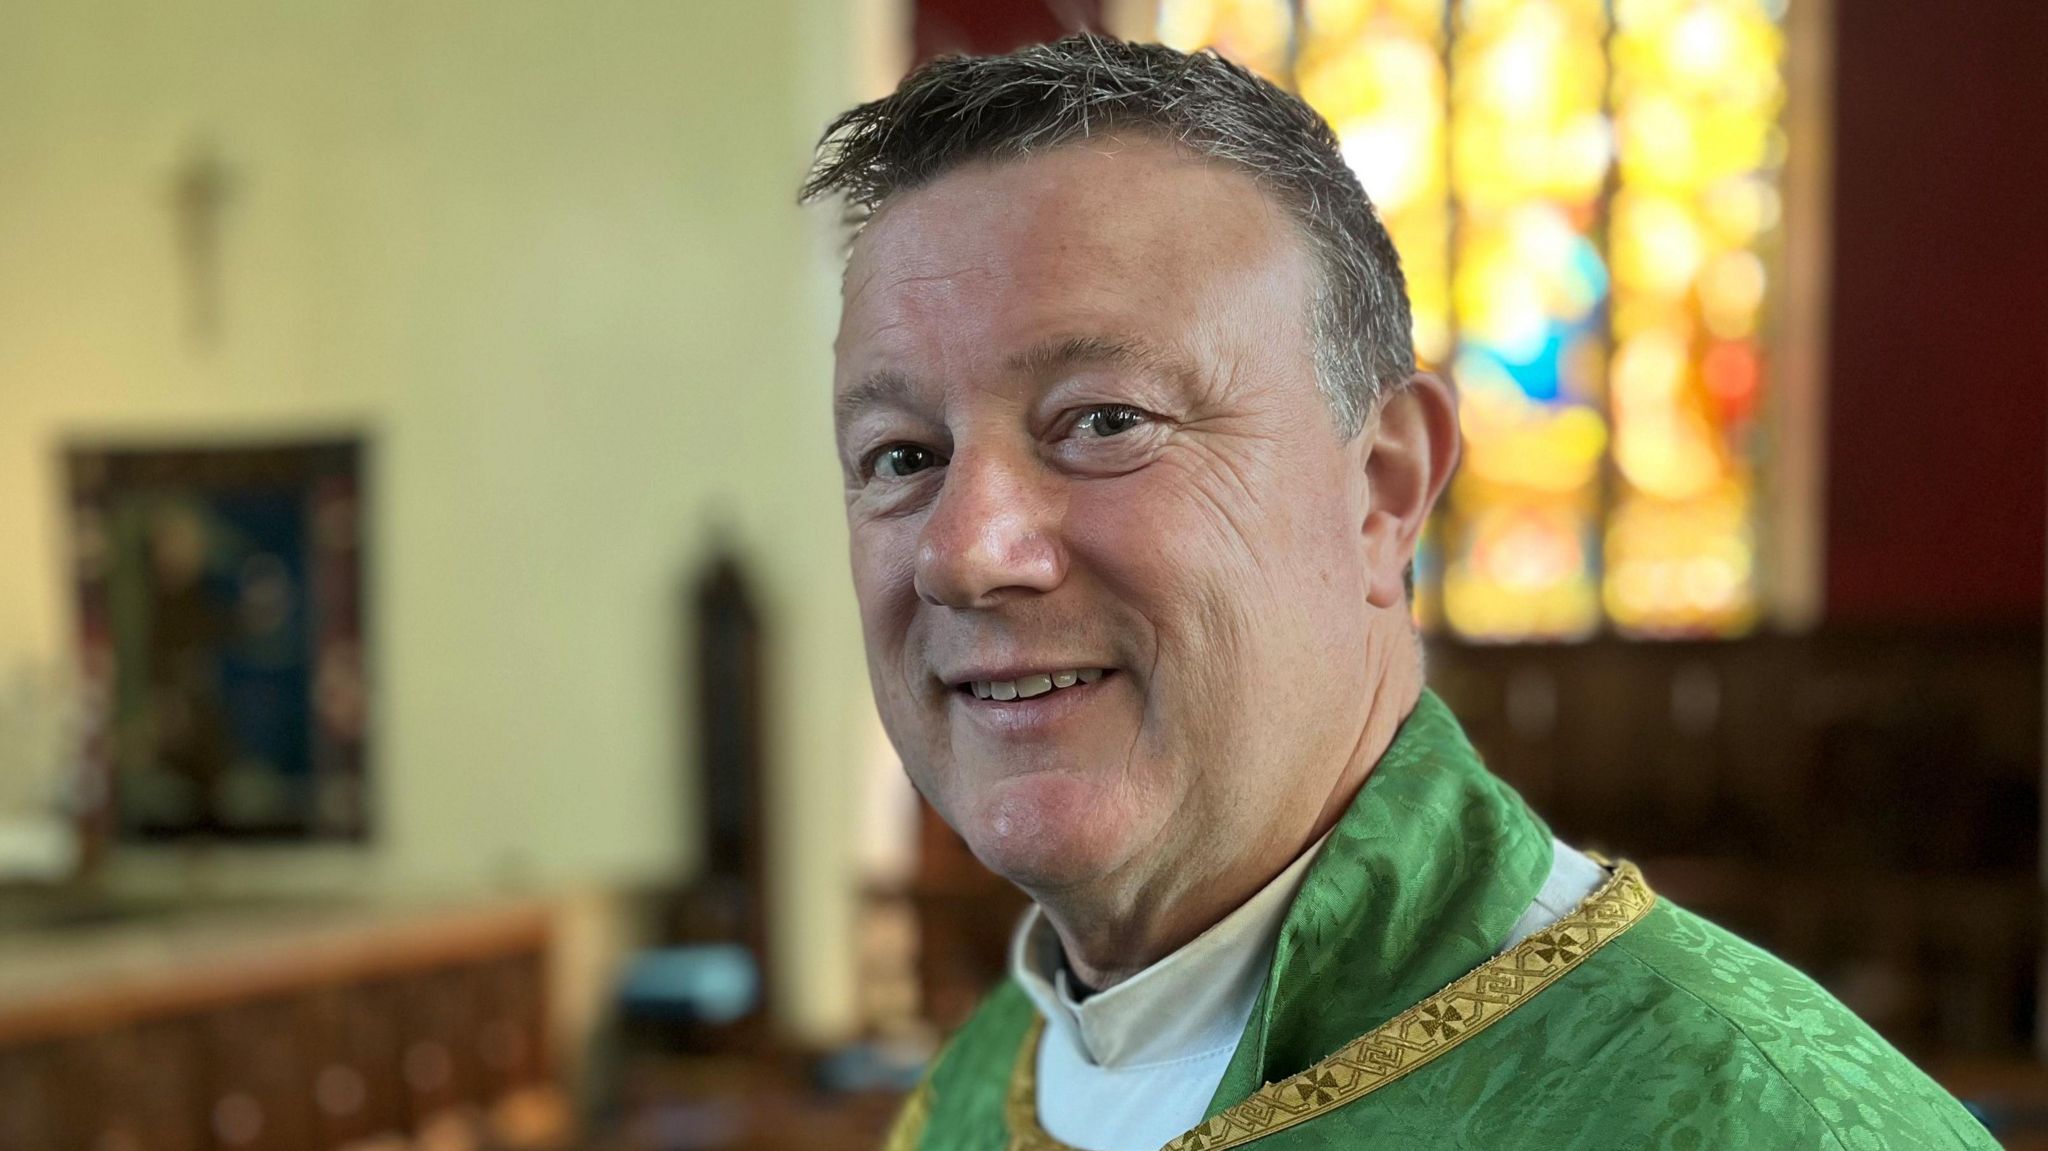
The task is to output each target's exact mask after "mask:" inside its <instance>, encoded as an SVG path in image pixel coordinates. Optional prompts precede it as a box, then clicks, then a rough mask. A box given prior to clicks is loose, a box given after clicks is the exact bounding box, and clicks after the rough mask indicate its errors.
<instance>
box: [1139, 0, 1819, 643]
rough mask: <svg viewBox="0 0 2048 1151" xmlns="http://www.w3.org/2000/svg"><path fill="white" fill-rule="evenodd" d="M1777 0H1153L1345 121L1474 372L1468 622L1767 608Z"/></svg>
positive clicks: (1450, 358)
mask: <svg viewBox="0 0 2048 1151" xmlns="http://www.w3.org/2000/svg"><path fill="white" fill-rule="evenodd" d="M1782 14H1783V13H1782V0H1295V2H1293V3H1288V2H1285V0H1266V2H1256V0H1162V3H1161V5H1160V25H1159V32H1160V36H1161V38H1162V39H1163V40H1165V41H1166V42H1167V43H1170V44H1173V45H1175V46H1177V47H1182V48H1195V47H1200V46H1208V45H1212V46H1215V47H1216V48H1217V50H1218V51H1220V52H1222V53H1223V54H1224V55H1226V56H1231V57H1232V58H1234V59H1241V60H1243V61H1245V62H1246V63H1247V64H1249V65H1250V66H1252V67H1254V68H1256V69H1257V70H1258V71H1260V72H1261V73H1263V74H1265V75H1267V76H1270V77H1273V78H1275V79H1276V80H1278V81H1280V82H1282V83H1287V84H1291V85H1292V86H1293V87H1294V88H1295V89H1296V90H1297V91H1299V92H1300V93H1301V95H1302V96H1303V98H1305V99H1307V100H1308V101H1309V102H1310V103H1311V104H1313V105H1314V106H1315V107H1316V108H1317V109H1318V110H1320V111H1321V112H1322V113H1323V114H1324V115H1325V116H1326V117H1327V118H1328V119H1329V120H1330V122H1331V124H1332V126H1333V127H1334V128H1335V129H1336V132H1337V135H1338V139H1339V141H1340V143H1341V145H1342V147H1343V149H1344V154H1345V157H1346V158H1347V159H1348V160H1349V161H1350V162H1351V164H1352V166H1353V167H1354V168H1355V169H1356V170H1357V172H1358V174H1359V179H1360V181H1361V182H1362V183H1363V184H1364V185H1365V188H1366V190H1367V191H1368V192H1369V193H1370V194H1371V195H1372V197H1373V201H1374V203H1375V204H1376V205H1377V206H1378V208H1379V210H1380V213H1381V217H1382V218H1383V219H1384V220H1385V221H1386V224H1387V227H1388V230H1389V231H1390V232H1391V233H1392V234H1393V238H1394V242H1395V245H1396V246H1397V247H1398V248H1399V249H1400V251H1401V259H1402V266H1403V269H1404V270H1405V272H1406V273H1407V276H1408V282H1409V290H1410V292H1411V294H1412V296H1413V299H1414V308H1415V343H1416V351H1417V354H1418V356H1419V357H1420V358H1421V359H1422V360H1423V361H1424V362H1425V363H1426V364H1428V365H1430V366H1433V367H1436V368H1439V369H1448V370H1449V371H1450V372H1451V374H1452V375H1453V377H1454V378H1455V379H1456V381H1457V383H1458V386H1459V402H1460V405H1461V413H1460V414H1461V418H1462V420H1463V424H1464V430H1465V439H1466V444H1465V464H1464V467H1463V468H1462V469H1461V470H1460V472H1459V475H1458V477H1457V479H1456V481H1455V482H1454V484H1453V486H1452V490H1451V491H1450V493H1449V494H1448V498H1447V499H1446V500H1445V505H1444V507H1443V509H1442V512H1441V515H1440V517H1439V519H1438V521H1437V523H1436V524H1434V525H1433V527H1432V531H1431V538H1430V540H1429V541H1428V542H1427V546H1426V547H1425V549H1424V553H1423V555H1422V556H1421V557H1419V559H1418V587H1417V601H1418V613H1419V614H1420V615H1422V616H1423V618H1424V619H1425V621H1426V622H1428V621H1437V620H1440V621H1441V623H1442V624H1443V625H1444V626H1447V627H1448V628H1450V629H1451V630H1452V631H1454V632H1456V633H1457V634H1459V635H1462V636H1465V637H1467V638H1471V639H1478V640H1526V639H1569V638H1577V637H1582V636H1586V635H1589V634H1592V633H1594V632H1596V631H1599V630H1600V629H1601V628H1602V627H1603V626H1604V627H1611V628H1612V629H1613V630H1615V631H1617V632H1619V633H1621V634H1626V635H1725V634H1733V633H1735V632H1739V631H1741V630H1742V629H1744V628H1745V627H1747V626H1748V625H1749V624H1750V623H1751V622H1752V621H1753V620H1754V618H1755V616H1756V614H1757V596H1758V586H1759V584H1758V575H1757V570H1756V546H1757V539H1758V537H1759V535H1760V533H1759V530H1758V525H1757V522H1756V521H1757V516H1758V509H1759V501H1758V498H1757V484H1758V456H1759V453H1760V450H1761V443H1760V436H1759V427H1758V417H1759V413H1760V411H1761V410H1762V407H1761V402H1762V399H1763V394H1764V389H1765V381H1766V379H1767V373H1766V363H1765V357H1764V354H1763V345H1762V343H1761V327H1762V318H1763V316H1764V302H1765V298H1766V294H1767V290H1768V288H1769V286H1770V278H1771V277H1770V274H1769V272H1768V268H1769V259H1770V256H1771V245H1772V238H1773V236H1774V234H1775V228H1776V223H1777V216H1778V169H1779V165H1780V164H1781V162H1782V159H1783V152H1784V140H1783V135H1782V133H1781V132H1780V130H1779V127H1778V121H1779V113H1780V110H1781V107H1782V105H1783V101H1784V86H1783V81H1782V77H1781V69H1782V64H1783V57H1784V42H1783V36H1782V34H1781V32H1780V26H1779V19H1780V18H1781V17H1782Z"/></svg>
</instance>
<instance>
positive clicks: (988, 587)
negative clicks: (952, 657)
mask: <svg viewBox="0 0 2048 1151" xmlns="http://www.w3.org/2000/svg"><path fill="white" fill-rule="evenodd" d="M1041 473H1042V468H1041V466H1040V465H1039V463H1038V461H1036V460H1027V459H1006V458H1003V457H1001V456H997V455H990V454H985V453H961V454H958V455H955V456H954V458H953V459H952V460H951V461H950V462H949V463H948V464H947V467H946V477H945V480H944V486H943V487H942V488H941V489H940V491H939V496H938V499H937V501H936V502H934V503H933V505H932V509H931V514H930V515H929V516H927V517H926V519H925V522H924V529H923V531H922V532H920V533H919V535H918V540H917V570H916V573H915V575H914V576H913V578H914V579H915V581H916V586H917V594H918V597H919V598H921V599H923V600H924V601H925V602H926V603H929V604H934V605H939V606H944V607H953V608H981V607H991V606H993V605H994V604H996V603H997V602H1000V601H1001V600H1002V599H1003V598H1004V595H1005V593H1006V592H1020V591H1038V592H1044V591H1051V590H1052V589H1053V588H1055V587H1058V586H1059V583H1060V581H1061V580H1062V579H1064V578H1066V568H1067V557H1066V552H1065V549H1064V548H1063V547H1062V546H1061V544H1060V539H1059V521H1060V518H1061V516H1062V515H1063V514H1064V508H1063V506H1062V503H1063V501H1061V499H1060V498H1059V496H1058V495H1057V494H1056V493H1055V492H1054V491H1053V490H1052V487H1053V481H1052V478H1051V477H1048V476H1045V475H1043V474H1041Z"/></svg>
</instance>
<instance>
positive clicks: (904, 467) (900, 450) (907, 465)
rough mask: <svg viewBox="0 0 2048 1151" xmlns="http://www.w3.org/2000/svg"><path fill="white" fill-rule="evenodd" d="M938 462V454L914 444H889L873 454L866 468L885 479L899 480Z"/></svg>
mask: <svg viewBox="0 0 2048 1151" xmlns="http://www.w3.org/2000/svg"><path fill="white" fill-rule="evenodd" d="M938 463H939V454H938V453H937V452H935V451H933V450H931V449H930V448H921V447H918V446H917V445H916V444H890V445H889V446H888V447H886V448H883V449H882V450H881V451H879V452H876V453H875V454H874V457H873V460H872V461H871V462H870V463H869V464H868V470H870V471H872V472H873V473H874V474H875V475H877V476H879V477H881V478H882V479H885V480H900V479H902V478H904V477H905V476H909V475H913V474H915V473H917V472H921V471H923V470H925V469H926V468H929V467H935V466H937V465H938Z"/></svg>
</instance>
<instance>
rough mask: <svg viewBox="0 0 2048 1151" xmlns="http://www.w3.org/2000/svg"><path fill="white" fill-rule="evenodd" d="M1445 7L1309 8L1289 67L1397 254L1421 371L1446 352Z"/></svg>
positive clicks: (1337, 3) (1410, 3) (1330, 4)
mask: <svg viewBox="0 0 2048 1151" xmlns="http://www.w3.org/2000/svg"><path fill="white" fill-rule="evenodd" d="M1445 2H1446V0H1308V2H1307V3H1306V4H1304V5H1303V8H1302V22H1301V28H1300V30H1299V39H1300V55H1299V57H1298V60H1297V63H1296V66H1295V77H1296V79H1297V80H1298V82H1299V84H1300V92H1301V96H1302V98H1303V99H1304V100H1307V101H1308V102H1309V104H1310V105H1312V106H1313V107H1314V108H1315V109H1316V110H1317V111H1318V112H1321V113H1322V114H1323V117H1324V118H1325V119H1327V120H1328V121H1329V122H1330V126H1331V127H1332V128H1333V129H1334V130H1335V131H1336V133H1337V140H1338V143H1339V145H1340V146H1341V147H1342V148H1343V150H1344V158H1345V160H1346V161H1347V162H1349V163H1350V165H1351V168H1352V170H1353V171H1355V172H1357V173H1358V178H1359V182H1360V183H1362V184H1363V185H1365V190H1366V194H1367V195H1369V196H1370V197H1372V202H1373V206H1374V208H1376V209H1377V210H1378V212H1379V214H1380V220H1381V222H1383V223H1384V224H1385V225H1386V227H1387V231H1388V233H1389V234H1390V235H1391V236H1392V237H1393V240H1394V247H1395V248H1396V249H1398V250H1399V251H1400V253H1401V269H1402V272H1403V273H1404V274H1405V275H1406V277H1407V280H1408V296H1409V301H1410V307H1411V310H1412V312H1413V314H1414V328H1415V352H1416V355H1417V356H1418V357H1419V358H1420V359H1421V360H1422V362H1423V364H1424V365H1425V366H1427V367H1441V366H1443V365H1445V364H1447V363H1448V362H1449V359H1450V350H1451V315H1450V204H1449V190H1448V173H1447V170H1446V169H1447V159H1446V148H1447V137H1446V134H1445V108H1446V105H1445V100H1446V97H1447V93H1446V91H1445V77H1444V35H1445Z"/></svg>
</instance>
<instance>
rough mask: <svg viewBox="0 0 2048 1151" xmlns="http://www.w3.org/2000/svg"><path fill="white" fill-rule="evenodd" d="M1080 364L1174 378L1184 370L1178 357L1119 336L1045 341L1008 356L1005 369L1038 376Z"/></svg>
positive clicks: (1076, 337) (1074, 337) (1184, 366)
mask: <svg viewBox="0 0 2048 1151" xmlns="http://www.w3.org/2000/svg"><path fill="white" fill-rule="evenodd" d="M1083 364H1104V365H1107V366H1110V367H1117V368H1137V369H1141V370H1145V371H1153V372H1158V373H1160V374H1161V375H1167V376H1176V377H1177V376H1182V375H1185V374H1186V373H1187V371H1188V367H1187V365H1186V364H1185V363H1183V362H1182V361H1181V359H1180V358H1179V357H1177V356H1174V355H1171V354H1169V353H1167V352H1165V351H1162V350H1160V349H1159V348H1155V347H1153V346H1152V345H1150V344H1147V343H1144V342H1143V341H1140V340H1133V339H1127V338H1124V337H1121V336H1067V337H1065V338H1062V339H1055V340H1047V341H1046V342H1045V343H1042V344H1039V345H1037V346H1035V347H1031V348H1027V349H1025V350H1024V351H1022V352H1019V353H1017V354H1016V355H1014V356H1011V357H1010V361H1009V365H1008V366H1009V368H1010V370H1011V371H1013V372H1018V373H1021V374H1024V375H1028V376H1033V377H1042V376H1048V375H1051V374H1053V373H1054V372H1057V371H1059V370H1060V369H1062V368H1071V367H1076V366H1079V365H1083Z"/></svg>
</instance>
